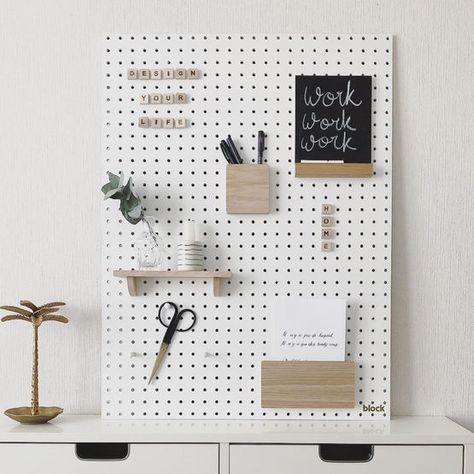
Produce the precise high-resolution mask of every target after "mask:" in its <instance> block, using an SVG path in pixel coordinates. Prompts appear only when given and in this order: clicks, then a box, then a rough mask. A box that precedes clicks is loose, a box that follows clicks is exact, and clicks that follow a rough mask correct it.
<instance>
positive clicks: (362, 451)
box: [319, 444, 374, 462]
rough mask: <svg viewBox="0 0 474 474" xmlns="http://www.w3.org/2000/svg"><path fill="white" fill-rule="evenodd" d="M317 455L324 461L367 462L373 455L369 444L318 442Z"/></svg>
mask: <svg viewBox="0 0 474 474" xmlns="http://www.w3.org/2000/svg"><path fill="white" fill-rule="evenodd" d="M319 457H320V458H321V460H322V461H324V462H369V461H370V460H371V459H372V458H373V457H374V447H373V445H371V444H320V445H319Z"/></svg>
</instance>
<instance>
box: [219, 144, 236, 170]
mask: <svg viewBox="0 0 474 474" xmlns="http://www.w3.org/2000/svg"><path fill="white" fill-rule="evenodd" d="M221 150H222V153H223V154H224V157H225V159H226V160H227V162H228V163H229V164H230V165H235V164H237V163H235V161H234V160H233V158H232V153H231V152H230V150H229V146H228V145H227V143H226V142H225V140H221Z"/></svg>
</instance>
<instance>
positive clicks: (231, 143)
mask: <svg viewBox="0 0 474 474" xmlns="http://www.w3.org/2000/svg"><path fill="white" fill-rule="evenodd" d="M227 145H228V146H229V148H230V150H231V152H232V155H233V157H234V159H235V162H236V163H237V164H242V163H243V162H244V161H243V160H242V158H241V157H240V155H239V152H238V151H237V147H236V146H235V144H234V141H233V140H232V137H231V136H230V135H227Z"/></svg>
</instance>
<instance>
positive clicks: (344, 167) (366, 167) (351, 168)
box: [295, 163, 374, 178]
mask: <svg viewBox="0 0 474 474" xmlns="http://www.w3.org/2000/svg"><path fill="white" fill-rule="evenodd" d="M373 171H374V170H373V166H372V163H296V164H295V176H297V177H300V178H310V177H338V176H341V177H344V176H347V177H359V178H368V177H370V176H372V174H373Z"/></svg>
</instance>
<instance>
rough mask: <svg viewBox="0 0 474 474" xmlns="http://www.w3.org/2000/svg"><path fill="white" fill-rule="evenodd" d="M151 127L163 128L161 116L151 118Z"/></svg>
mask: <svg viewBox="0 0 474 474" xmlns="http://www.w3.org/2000/svg"><path fill="white" fill-rule="evenodd" d="M150 127H151V128H161V127H162V123H161V119H160V118H159V117H152V118H151V119H150Z"/></svg>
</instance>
